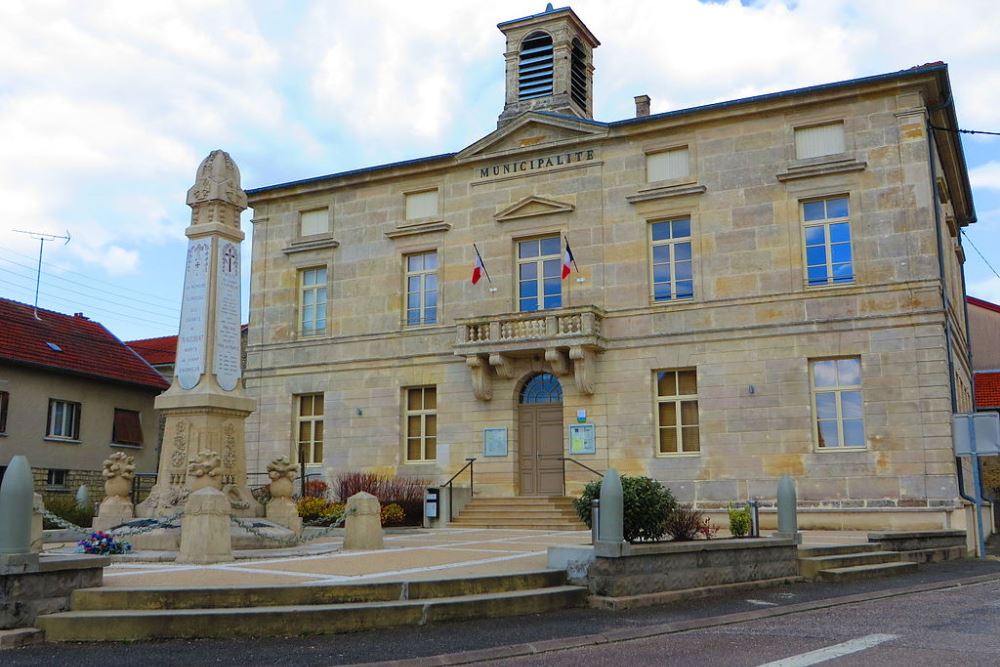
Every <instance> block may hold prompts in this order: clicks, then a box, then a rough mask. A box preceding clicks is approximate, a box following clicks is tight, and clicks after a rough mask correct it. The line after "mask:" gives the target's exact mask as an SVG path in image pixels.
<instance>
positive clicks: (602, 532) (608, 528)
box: [597, 468, 625, 544]
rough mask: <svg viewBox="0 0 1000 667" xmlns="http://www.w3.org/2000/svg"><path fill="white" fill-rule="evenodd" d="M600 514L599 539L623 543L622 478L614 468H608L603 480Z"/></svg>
mask: <svg viewBox="0 0 1000 667" xmlns="http://www.w3.org/2000/svg"><path fill="white" fill-rule="evenodd" d="M598 515H599V518H598V520H599V521H600V524H599V525H598V531H599V532H598V535H597V539H598V540H599V541H601V542H611V543H614V544H621V543H622V542H623V541H624V540H625V505H624V501H623V500H622V478H621V477H620V476H619V475H618V471H617V470H615V469H614V468H608V471H607V472H605V473H604V479H603V480H602V481H601V503H600V506H599V509H598Z"/></svg>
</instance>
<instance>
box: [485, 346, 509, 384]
mask: <svg viewBox="0 0 1000 667" xmlns="http://www.w3.org/2000/svg"><path fill="white" fill-rule="evenodd" d="M490 366H492V367H493V369H494V370H495V371H496V373H497V377H502V378H506V379H508V380H509V379H511V378H512V377H514V364H513V363H512V362H511V359H510V357H508V356H506V355H503V354H500V353H497V352H494V353H493V354H491V355H490Z"/></svg>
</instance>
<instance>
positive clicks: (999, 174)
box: [969, 160, 1000, 190]
mask: <svg viewBox="0 0 1000 667" xmlns="http://www.w3.org/2000/svg"><path fill="white" fill-rule="evenodd" d="M969 180H970V181H972V187H974V188H983V189H984V190H1000V162H998V161H996V160H990V161H989V162H987V163H985V164H981V165H979V166H978V167H975V168H973V169H970V170H969Z"/></svg>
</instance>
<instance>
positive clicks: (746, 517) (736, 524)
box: [727, 503, 751, 537]
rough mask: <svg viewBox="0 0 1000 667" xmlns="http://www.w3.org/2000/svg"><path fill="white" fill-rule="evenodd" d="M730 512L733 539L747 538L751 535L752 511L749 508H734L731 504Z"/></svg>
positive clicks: (728, 509)
mask: <svg viewBox="0 0 1000 667" xmlns="http://www.w3.org/2000/svg"><path fill="white" fill-rule="evenodd" d="M727 511H728V512H729V532H730V533H732V534H733V537H746V536H747V535H749V534H750V526H751V519H750V509H749V508H747V507H742V508H739V507H733V504H732V503H729V507H728V508H727Z"/></svg>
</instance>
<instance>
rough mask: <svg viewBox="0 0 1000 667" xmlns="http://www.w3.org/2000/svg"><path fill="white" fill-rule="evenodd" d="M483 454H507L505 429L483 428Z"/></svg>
mask: <svg viewBox="0 0 1000 667" xmlns="http://www.w3.org/2000/svg"><path fill="white" fill-rule="evenodd" d="M483 456H507V429H506V428H484V429H483Z"/></svg>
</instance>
